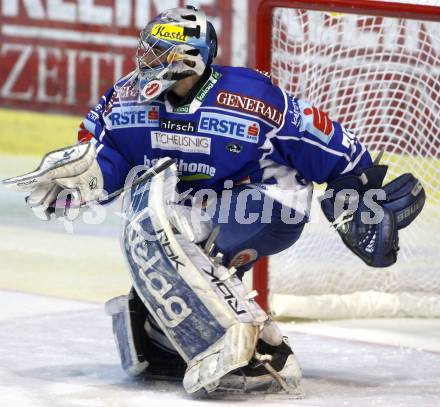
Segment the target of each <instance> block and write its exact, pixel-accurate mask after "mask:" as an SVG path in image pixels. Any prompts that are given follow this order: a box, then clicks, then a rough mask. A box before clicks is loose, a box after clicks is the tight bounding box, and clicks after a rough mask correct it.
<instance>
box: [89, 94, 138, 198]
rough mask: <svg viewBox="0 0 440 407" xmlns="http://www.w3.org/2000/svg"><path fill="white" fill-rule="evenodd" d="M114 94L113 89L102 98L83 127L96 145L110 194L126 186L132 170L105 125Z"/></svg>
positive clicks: (105, 184)
mask: <svg viewBox="0 0 440 407" xmlns="http://www.w3.org/2000/svg"><path fill="white" fill-rule="evenodd" d="M113 92H114V90H113V88H110V89H109V90H108V91H107V92H106V93H105V94H104V95H103V96H102V97H101V99H100V100H99V102H98V103H97V105H96V106H95V107H94V108H93V109H91V110H90V111H89V113H88V114H87V116H86V117H85V118H84V121H83V123H82V125H81V126H82V128H84V129H85V130H86V131H87V132H88V133H89V134H90V136H91V137H92V138H91V141H92V142H94V143H95V145H96V151H97V161H98V164H99V166H100V168H101V171H102V175H103V178H104V189H105V190H106V191H107V193H109V194H111V193H112V192H114V191H116V190H117V189H119V188H122V187H123V186H124V183H125V180H126V177H127V175H128V173H129V171H130V169H131V168H132V165H131V164H130V162H129V161H128V160H127V159H126V158H125V157H124V156H123V154H122V153H121V152H120V151H119V150H118V148H117V147H116V145H115V143H114V140H113V137H112V131H111V129H109V128H108V127H107V126H106V124H105V120H104V115H110V114H111V108H112V95H113Z"/></svg>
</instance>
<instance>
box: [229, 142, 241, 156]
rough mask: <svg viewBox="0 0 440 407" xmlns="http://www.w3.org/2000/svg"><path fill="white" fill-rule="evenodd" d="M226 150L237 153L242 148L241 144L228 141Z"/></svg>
mask: <svg viewBox="0 0 440 407" xmlns="http://www.w3.org/2000/svg"><path fill="white" fill-rule="evenodd" d="M226 150H228V151H229V152H230V153H232V154H239V153H241V150H243V146H242V145H240V144H238V143H228V144H227V146H226Z"/></svg>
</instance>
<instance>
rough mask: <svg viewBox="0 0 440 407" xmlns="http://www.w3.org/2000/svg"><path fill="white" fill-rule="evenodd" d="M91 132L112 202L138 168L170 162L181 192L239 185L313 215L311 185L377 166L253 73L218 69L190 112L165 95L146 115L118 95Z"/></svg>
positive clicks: (348, 135)
mask: <svg viewBox="0 0 440 407" xmlns="http://www.w3.org/2000/svg"><path fill="white" fill-rule="evenodd" d="M83 125H84V127H85V129H87V130H88V131H89V132H90V133H92V134H93V137H94V140H95V141H96V147H97V151H98V156H97V160H98V163H99V165H100V167H101V170H102V173H103V177H104V188H105V189H106V190H107V191H108V192H109V193H111V192H113V191H115V190H116V189H118V188H121V187H122V186H123V185H124V182H125V178H126V176H127V174H128V172H129V170H130V169H131V168H133V167H134V166H137V165H147V166H152V165H154V163H155V162H156V161H157V160H158V159H159V158H161V157H172V158H175V159H176V160H177V167H178V170H179V173H180V182H179V184H178V186H179V190H180V191H181V192H183V191H186V190H188V189H192V192H193V193H194V192H197V191H198V190H200V189H206V188H209V189H213V190H215V191H216V192H219V191H221V190H222V189H224V187H225V181H227V180H232V181H233V183H234V184H250V185H252V186H254V187H255V188H258V189H260V190H261V191H264V192H265V193H266V194H268V195H270V196H272V197H274V198H275V199H276V200H278V201H280V202H283V203H284V204H287V205H288V206H290V207H293V208H295V209H297V210H298V211H299V212H300V213H307V212H308V209H309V208H308V205H309V198H307V199H306V198H305V197H310V195H311V194H310V192H311V189H312V181H313V182H317V183H323V182H327V181H331V180H333V179H335V178H337V177H339V176H340V175H341V174H347V173H349V172H351V171H353V170H355V169H359V168H364V167H368V166H371V165H372V161H371V157H370V155H369V153H368V152H367V151H366V149H365V147H364V146H362V145H361V144H360V142H359V141H358V140H357V139H356V137H355V136H354V134H353V133H352V132H350V131H349V130H347V129H345V128H344V127H343V126H342V125H341V124H339V123H338V122H335V121H332V120H331V119H330V118H329V116H328V115H327V114H326V113H324V112H322V111H320V110H318V109H317V108H316V107H314V106H312V105H311V104H310V103H308V102H306V101H304V100H300V99H297V98H295V97H292V96H289V95H287V94H286V93H285V92H284V91H282V90H281V89H280V88H279V87H277V86H275V85H273V84H272V83H271V81H270V79H269V78H268V77H266V76H265V75H262V74H260V73H258V72H256V71H254V70H251V69H247V68H235V67H220V66H213V67H212V72H211V75H210V77H209V78H208V79H207V81H206V82H205V83H204V85H203V86H202V87H201V88H200V90H199V92H198V94H197V95H196V96H195V98H194V99H193V100H192V102H191V103H190V104H189V105H185V106H181V107H178V108H174V107H173V106H172V105H171V104H170V103H169V102H168V101H167V99H166V96H164V95H161V96H160V97H159V98H158V99H156V100H153V101H152V102H150V103H149V104H148V105H145V104H143V105H142V104H136V103H133V104H132V105H131V106H130V107H127V106H125V105H124V106H122V105H121V103H120V101H119V98H118V94H117V92H115V91H114V88H111V89H109V90H108V91H107V92H106V93H105V95H104V96H103V97H102V98H101V99H100V101H99V103H98V104H97V106H96V107H95V108H94V109H92V110H91V111H90V112H89V113H88V115H87V117H86V119H85V120H84V122H83ZM229 184H231V183H229ZM289 191H290V193H291V195H290V198H289V193H287V192H289ZM292 196H293V198H294V200H295V199H296V198H298V197H299V201H301V202H302V204H301V205H300V206H298V205H299V204H298V203H295V202H293V201H292V200H291V198H292ZM301 197H302V198H301ZM304 199H306V201H307V203H306V204H305V207H304Z"/></svg>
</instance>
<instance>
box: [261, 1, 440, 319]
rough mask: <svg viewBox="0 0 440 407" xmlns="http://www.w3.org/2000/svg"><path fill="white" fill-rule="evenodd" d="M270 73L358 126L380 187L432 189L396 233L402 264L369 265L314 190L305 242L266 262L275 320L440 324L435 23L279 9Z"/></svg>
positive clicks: (439, 54)
mask: <svg viewBox="0 0 440 407" xmlns="http://www.w3.org/2000/svg"><path fill="white" fill-rule="evenodd" d="M305 3H306V2H305ZM353 4H356V2H353ZM271 74H272V78H273V80H274V82H275V83H276V84H278V85H279V86H281V87H282V88H284V89H286V91H287V92H288V93H289V94H291V95H295V96H298V97H301V98H303V99H306V100H309V101H311V102H312V103H313V104H314V105H315V106H317V107H319V108H320V109H322V110H324V111H327V112H329V114H330V117H331V118H332V119H334V120H338V121H340V122H341V123H343V124H344V125H345V126H346V127H348V128H350V129H351V130H353V131H354V132H355V133H356V134H357V136H358V137H359V139H360V140H361V141H362V142H363V143H364V144H365V145H366V146H367V147H368V148H369V150H370V152H372V155H373V157H374V156H375V155H376V154H377V153H378V152H379V151H380V150H381V149H384V150H385V154H384V157H383V159H382V163H384V164H388V165H389V171H388V176H387V180H386V182H387V181H388V180H390V179H393V178H395V177H396V176H398V175H400V174H402V173H404V172H411V173H413V174H414V175H415V176H416V177H418V178H419V179H420V180H421V181H422V183H423V185H424V187H425V189H426V193H427V202H426V205H425V208H424V210H423V212H422V214H421V215H420V216H419V218H417V219H416V220H415V221H414V222H413V223H412V224H411V225H410V226H409V227H408V228H407V229H404V230H401V231H400V233H399V235H400V247H401V249H400V252H399V258H398V261H397V264H395V265H393V266H391V267H389V268H385V269H374V268H371V267H368V266H366V265H365V264H364V263H363V262H362V261H361V260H360V259H358V258H357V257H356V256H355V255H353V254H352V253H351V252H349V251H348V249H347V248H346V247H345V246H344V245H343V244H342V242H341V241H340V238H339V236H338V235H337V234H336V232H335V231H334V230H332V229H331V228H330V227H329V224H328V222H327V221H326V220H325V218H324V216H323V215H322V214H321V211H320V209H319V207H318V205H317V203H316V196H319V195H320V194H321V191H319V189H316V190H315V194H314V207H313V209H312V221H311V223H310V224H308V225H307V226H306V229H305V232H304V234H303V236H302V237H301V238H300V240H299V241H298V242H297V244H296V245H295V246H294V247H293V248H291V249H288V250H286V251H285V252H283V253H281V254H279V255H276V256H273V257H271V258H270V260H269V264H270V266H269V270H270V271H269V293H270V297H269V298H270V308H271V310H272V312H273V313H274V315H275V316H277V317H280V318H282V317H297V318H350V317H380V316H419V317H428V316H430V317H440V191H439V187H440V131H439V128H440V22H433V21H419V20H417V19H408V18H399V17H372V16H365V15H364V16H362V15H355V14H340V13H330V12H321V11H307V10H304V9H301V10H297V9H293V8H277V9H275V10H274V14H273V27H272V68H271Z"/></svg>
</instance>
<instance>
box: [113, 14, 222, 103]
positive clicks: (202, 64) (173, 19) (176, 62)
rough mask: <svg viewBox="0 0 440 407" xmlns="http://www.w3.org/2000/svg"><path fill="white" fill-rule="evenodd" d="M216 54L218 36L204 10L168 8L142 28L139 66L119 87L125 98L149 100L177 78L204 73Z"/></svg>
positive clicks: (137, 56) (139, 100)
mask: <svg viewBox="0 0 440 407" xmlns="http://www.w3.org/2000/svg"><path fill="white" fill-rule="evenodd" d="M216 55H217V36H216V33H215V30H214V27H213V26H212V24H211V23H210V22H209V21H208V20H207V18H206V15H205V13H204V12H203V11H200V10H197V9H196V8H194V7H192V6H187V7H186V8H173V9H170V10H167V11H164V12H163V13H161V14H159V15H158V16H157V17H155V18H154V19H153V20H152V21H150V22H149V23H148V24H147V26H146V27H145V28H144V29H143V30H142V31H141V32H140V35H139V45H138V48H137V53H136V61H137V69H136V70H134V71H133V72H130V73H129V74H128V75H127V76H125V77H124V78H122V79H121V80H120V81H119V82H118V84H117V85H116V86H115V89H116V90H117V91H118V93H120V98H122V99H124V98H127V99H128V98H129V97H131V99H132V100H133V96H135V94H137V96H138V98H137V100H138V102H140V103H142V102H149V101H150V100H152V99H155V98H157V97H158V96H159V95H160V94H161V93H163V92H164V91H165V90H167V89H169V88H170V87H171V86H172V85H174V84H175V83H176V82H177V81H179V80H181V79H183V78H186V77H188V76H190V75H194V74H197V75H201V74H202V73H203V71H204V70H205V68H206V66H208V65H209V64H210V63H211V62H212V60H213V58H215V56H216ZM118 85H119V86H118Z"/></svg>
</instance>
